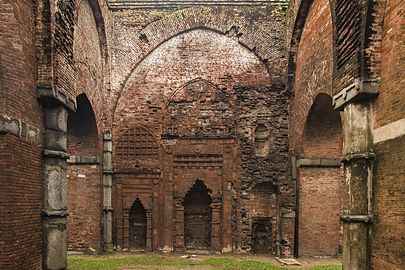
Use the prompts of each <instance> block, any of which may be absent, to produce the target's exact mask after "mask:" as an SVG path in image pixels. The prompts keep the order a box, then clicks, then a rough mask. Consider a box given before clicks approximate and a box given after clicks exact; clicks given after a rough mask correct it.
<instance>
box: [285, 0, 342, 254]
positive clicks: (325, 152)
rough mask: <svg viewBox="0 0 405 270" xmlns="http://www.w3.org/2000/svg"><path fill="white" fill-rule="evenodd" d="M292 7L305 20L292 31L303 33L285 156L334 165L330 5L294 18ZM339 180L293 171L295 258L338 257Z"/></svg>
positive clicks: (325, 171) (336, 125)
mask: <svg viewBox="0 0 405 270" xmlns="http://www.w3.org/2000/svg"><path fill="white" fill-rule="evenodd" d="M297 5H298V3H295V5H294V6H293V7H290V14H292V15H291V16H294V15H295V14H297V13H298V14H297V16H298V17H297V18H295V20H303V18H300V17H299V16H305V15H306V18H305V24H304V25H303V29H296V30H295V31H302V33H301V38H300V40H298V42H299V43H298V46H297V53H296V64H295V68H293V69H289V70H292V71H293V72H295V74H292V75H294V77H293V79H292V80H293V82H292V84H291V86H292V87H293V89H291V90H292V91H293V99H292V102H291V105H290V119H289V120H290V127H289V128H290V130H289V134H290V135H289V137H290V151H291V153H292V154H293V155H296V156H298V157H299V158H335V159H339V158H340V157H341V155H342V123H341V119H340V115H339V113H338V112H335V111H334V110H333V108H332V98H331V95H332V72H333V42H332V16H331V9H330V6H329V1H322V0H320V1H313V3H312V4H311V5H310V7H309V10H308V14H301V13H299V12H298V7H297ZM293 18H294V17H293ZM292 35H293V36H294V35H295V36H296V35H297V33H295V34H294V33H293V34H292ZM295 42H297V41H295ZM292 45H294V44H292ZM294 49H295V48H291V50H294ZM289 64H290V65H294V63H289ZM290 75H291V74H290ZM341 179H342V172H340V170H339V169H337V168H320V167H311V168H309V167H300V168H299V169H298V180H297V181H298V183H299V185H298V188H299V190H298V194H299V197H298V199H299V205H298V207H299V209H298V213H299V214H298V220H297V222H298V226H297V228H298V245H297V247H298V253H297V255H299V256H338V253H339V243H340V239H339V238H340V222H339V214H340V211H341V188H342V186H341ZM325 202H328V203H327V204H325Z"/></svg>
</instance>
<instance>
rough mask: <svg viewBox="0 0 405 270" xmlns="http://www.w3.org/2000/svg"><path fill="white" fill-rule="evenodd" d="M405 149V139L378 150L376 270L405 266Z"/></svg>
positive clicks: (373, 260)
mask: <svg viewBox="0 0 405 270" xmlns="http://www.w3.org/2000/svg"><path fill="white" fill-rule="evenodd" d="M404 149H405V137H404V136H402V137H399V138H397V139H394V140H390V141H386V142H383V143H379V144H377V145H376V147H375V151H376V154H377V161H376V162H375V165H374V166H375V167H374V173H375V179H374V196H375V199H374V201H375V203H374V210H375V215H376V220H375V222H374V224H373V229H372V230H373V244H372V247H373V256H372V266H373V269H401V268H402V266H403V265H404V253H405V250H404V245H403V243H404V241H405V225H404V222H403V221H404V218H405V216H404V213H405V205H404V201H405V195H404V194H405V187H404V175H405V170H404V168H405V166H404V164H405V159H404V151H403V150H404Z"/></svg>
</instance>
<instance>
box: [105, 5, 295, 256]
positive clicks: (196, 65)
mask: <svg viewBox="0 0 405 270" xmlns="http://www.w3.org/2000/svg"><path fill="white" fill-rule="evenodd" d="M278 12H279V11H277V10H275V9H273V8H272V7H255V8H252V7H249V8H242V7H238V8H232V9H231V8H225V7H224V8H219V7H207V8H201V7H194V8H189V9H183V10H179V11H171V10H165V9H157V10H142V11H140V10H124V11H115V12H114V13H113V15H114V17H115V22H114V30H113V31H114V44H115V47H114V49H113V55H112V67H113V69H112V74H113V76H112V78H113V81H112V90H113V91H112V92H113V99H112V101H113V102H112V103H110V105H111V106H112V110H113V111H114V121H113V140H114V153H115V155H116V153H117V149H118V148H119V147H120V146H119V143H118V142H117V141H118V140H119V139H120V138H121V136H122V134H123V133H124V132H126V130H128V128H132V127H135V126H144V127H146V128H147V129H148V130H149V131H150V132H151V133H152V134H153V135H154V136H155V137H156V138H157V144H158V145H159V153H160V154H159V156H160V165H159V166H154V165H153V164H154V163H153V162H147V161H146V160H145V158H146V157H140V158H139V160H138V163H137V164H138V165H137V166H139V169H137V170H139V172H138V173H141V172H142V170H145V169H149V170H150V169H158V170H161V172H162V176H161V177H162V179H163V182H162V183H160V184H159V185H158V186H157V187H156V189H155V188H151V189H150V192H149V194H150V193H155V192H157V194H161V195H158V197H159V198H162V199H161V201H160V202H159V205H158V206H157V207H158V208H159V209H160V210H158V212H157V213H159V211H162V210H163V212H161V214H160V215H162V222H161V224H160V225H159V224H158V225H159V226H160V227H157V228H154V229H153V230H154V231H157V232H158V233H157V235H155V234H154V235H153V237H155V238H153V239H152V240H153V241H152V242H153V243H154V244H153V245H155V243H156V241H158V245H157V246H156V247H159V246H160V248H164V247H166V246H171V245H173V239H175V241H174V244H175V247H180V248H181V247H182V243H180V242H181V240H179V239H181V235H182V234H183V232H182V230H183V227H182V226H183V225H182V222H183V220H182V217H181V216H179V214H178V213H180V212H179V211H182V210H181V209H180V208H181V206H180V205H179V203H180V204H181V202H180V201H181V200H183V199H184V196H185V195H186V193H187V190H188V189H189V188H191V186H192V185H193V184H194V183H195V181H196V179H200V180H202V181H204V184H205V185H207V186H208V188H209V189H211V190H212V195H211V196H212V199H213V200H214V201H217V200H219V201H220V203H221V200H222V203H223V204H222V206H221V207H222V208H221V209H222V210H221V211H223V214H222V215H223V216H224V218H221V219H220V220H218V221H219V222H220V223H221V224H222V226H223V227H222V228H221V230H222V236H221V237H222V240H221V241H222V243H223V246H222V247H221V246H218V245H217V244H215V243H216V242H215V241H217V240H218V239H219V238H218V237H220V235H221V233H220V231H219V232H218V231H217V232H216V234H217V235H216V236H214V238H213V239H214V240H213V242H212V246H213V247H215V248H224V249H225V250H228V251H230V250H232V249H234V250H245V251H246V250H250V245H251V241H252V239H251V226H252V220H253V218H254V217H255V215H254V214H253V215H248V216H245V219H246V220H245V221H241V222H239V221H240V220H241V219H240V217H241V213H242V212H244V211H247V210H249V211H253V209H251V208H252V207H253V205H252V204H250V206H244V202H243V200H244V199H242V198H241V197H240V194H241V192H242V191H243V192H246V191H249V192H250V189H251V188H252V187H253V186H254V185H255V184H256V183H258V182H262V181H270V182H272V183H274V184H275V185H277V186H278V185H280V187H281V188H280V190H282V193H283V196H281V201H282V203H281V205H282V208H283V213H285V212H288V211H291V210H292V208H293V202H294V198H293V197H294V195H293V194H289V195H286V196H284V194H286V193H288V192H291V190H292V188H291V185H290V184H291V183H288V176H287V175H286V173H287V172H288V169H287V165H286V164H288V162H287V111H286V108H287V105H286V104H287V94H286V92H285V91H284V86H285V83H284V72H285V70H284V67H285V55H284V53H285V49H284V46H283V44H282V43H281V42H279V41H282V40H284V32H283V26H282V22H283V20H284V19H283V15H282V14H281V13H280V14H279V13H278ZM219 18H221V20H219ZM237 18H239V19H237ZM128 33H131V34H128ZM114 96H115V97H114ZM114 100H117V101H116V102H117V103H116V104H115V103H114ZM235 117H237V119H238V120H236V121H235ZM260 124H262V125H266V126H267V128H268V130H269V133H270V135H269V136H268V137H267V138H266V139H267V141H266V142H265V143H264V144H265V145H266V146H265V148H266V149H267V150H266V151H264V152H265V155H264V157H259V156H258V157H255V150H254V149H255V143H254V141H255V139H254V138H255V135H254V130H255V129H256V127H257V126H258V125H260ZM235 136H236V137H237V138H238V139H240V140H241V142H242V143H241V144H239V143H238V140H234V137H235ZM269 145H270V146H269ZM229 147H230V148H231V149H232V150H230V151H229V150H225V149H228V148H229ZM240 147H241V148H240ZM168 149H170V150H168ZM221 149H222V150H221ZM240 149H241V150H240ZM218 151H219V152H218ZM240 151H242V153H243V154H240V153H241V152H240ZM217 155H219V156H218V157H217ZM183 159H184V161H182V160H183ZM188 159H190V160H188ZM217 159H218V160H217ZM241 159H242V160H243V162H247V161H248V160H249V165H246V166H243V167H240V165H241ZM114 162H115V165H114V167H115V168H117V169H119V168H121V167H123V166H122V164H121V161H119V160H118V159H117V158H116V156H115V158H114ZM182 162H183V163H184V162H186V163H187V162H191V163H190V164H189V163H187V164H189V165H187V166H192V167H190V168H189V169H188V170H187V169H186V168H185V167H181V166H180V165H177V164H182ZM212 162H214V163H215V164H216V162H219V163H218V164H217V165H215V164H214V165H213V163H212ZM186 163H185V164H186ZM219 164H222V165H219ZM178 166H180V167H178ZM212 166H214V167H212ZM216 166H219V167H218V168H217V167H216ZM124 167H125V166H124ZM194 167H195V168H194ZM128 173H129V172H127V174H128ZM133 173H135V172H131V173H130V174H129V175H127V176H125V175H123V174H122V173H120V174H119V175H117V177H119V178H117V179H120V180H119V184H117V186H116V187H115V192H116V195H117V197H116V198H119V199H118V200H121V198H122V200H123V201H122V202H116V207H118V209H128V208H129V207H130V205H131V204H132V202H133V201H134V200H135V199H136V197H137V196H140V195H139V194H138V193H139V192H138V193H137V192H136V190H137V188H136V184H135V182H134V181H135V180H134V179H137V178H138V176H136V175H133ZM135 174H136V173H135ZM252 174H255V175H254V176H253V175H252ZM287 174H288V173H287ZM240 175H242V176H241V177H242V178H241V180H239V177H240ZM145 181H146V180H145ZM142 183H143V182H142ZM228 185H229V186H228ZM145 188H146V187H145ZM131 190H132V191H131ZM145 190H146V189H145ZM152 190H154V191H152ZM230 191H231V192H230ZM131 192H132V193H131ZM221 193H222V194H223V195H220V194H221ZM131 194H132V195H131ZM149 196H151V195H149ZM128 200H129V201H128ZM255 205H256V204H255ZM258 205H261V204H260V203H258V204H257V205H256V206H258ZM122 207H123V208H122ZM145 207H146V208H147V206H145ZM154 207H155V206H154ZM179 207H180V208H179ZM277 207H278V205H276V206H275V209H278V208H277ZM248 208H249V209H248ZM153 211H155V210H153ZM258 211H259V210H258ZM275 211H276V210H275ZM154 213H155V212H154ZM116 214H117V215H118V216H117V220H118V223H117V231H116V239H117V241H118V243H119V244H120V245H122V244H123V245H124V247H125V246H126V244H125V237H126V233H125V222H126V221H125V215H126V214H125V213H123V214H121V213H120V210H119V211H118V212H116ZM122 215H124V219H122ZM263 215H265V216H266V217H269V218H277V215H278V214H275V213H272V214H271V215H270V214H268V213H264V212H263ZM152 216H153V218H152V219H155V218H157V217H156V214H155V215H153V214H152ZM214 216H215V214H213V218H215V217H214ZM231 216H232V218H233V219H234V222H232V220H231ZM173 218H174V219H175V220H176V222H175V223H173V222H172V220H173ZM242 224H243V225H242ZM274 229H275V230H277V226H274ZM213 230H214V231H215V230H216V229H213ZM218 233H219V235H218ZM160 234H161V236H160V238H159V235H160ZM275 235H276V234H274V236H275ZM291 235H292V232H290V237H291V238H292V236H291ZM215 237H217V238H215ZM122 238H124V240H120V239H122ZM215 239H217V240H215ZM178 240H179V241H180V242H178Z"/></svg>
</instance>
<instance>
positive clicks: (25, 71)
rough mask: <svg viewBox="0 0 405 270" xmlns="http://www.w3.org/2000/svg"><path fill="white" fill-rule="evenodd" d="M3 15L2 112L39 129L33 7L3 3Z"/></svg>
mask: <svg viewBox="0 0 405 270" xmlns="http://www.w3.org/2000/svg"><path fill="white" fill-rule="evenodd" d="M0 14H1V16H0V17H1V18H0V29H1V31H0V35H1V36H0V61H1V63H0V66H1V76H2V85H1V93H0V97H1V101H0V112H3V113H6V114H8V115H9V116H12V117H15V118H18V119H20V120H21V121H23V122H26V123H29V124H33V125H35V126H37V127H40V126H41V125H42V123H41V110H40V107H39V105H38V102H37V99H36V87H35V83H36V81H35V73H36V68H35V51H34V47H33V42H34V32H33V27H34V25H33V14H32V6H31V5H30V4H29V3H28V2H26V1H1V2H0ZM27 112H30V113H29V114H28V113H27Z"/></svg>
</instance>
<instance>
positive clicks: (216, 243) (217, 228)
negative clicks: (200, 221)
mask: <svg viewBox="0 0 405 270" xmlns="http://www.w3.org/2000/svg"><path fill="white" fill-rule="evenodd" d="M211 211H212V213H211V249H213V250H221V199H220V198H214V199H213V200H212V203H211Z"/></svg>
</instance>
